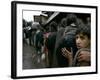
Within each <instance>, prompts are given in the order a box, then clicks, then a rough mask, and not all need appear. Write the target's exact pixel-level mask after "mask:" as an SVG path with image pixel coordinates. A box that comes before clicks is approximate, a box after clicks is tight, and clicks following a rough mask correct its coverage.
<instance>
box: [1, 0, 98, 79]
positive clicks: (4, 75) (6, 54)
mask: <svg viewBox="0 0 100 80" xmlns="http://www.w3.org/2000/svg"><path fill="white" fill-rule="evenodd" d="M11 1H12V0H1V1H0V36H1V37H0V80H12V79H11V78H10V73H11V4H10V3H11ZM16 1H17V0H16ZM19 1H20V0H19ZM22 1H26V0H22ZM30 1H34V2H48V3H62V4H79V5H80V4H82V5H97V6H98V10H99V11H98V14H100V0H30ZM98 21H100V15H99V16H98ZM98 26H100V24H98ZM99 30H100V29H99V27H98V32H99V33H98V34H100V31H99ZM98 41H100V37H98ZM98 44H100V43H99V42H98ZM98 47H100V45H98ZM99 52H100V50H99ZM99 52H98V56H100V54H99ZM98 61H100V58H99V60H98ZM98 67H100V63H99V65H98ZM98 70H99V71H100V69H98ZM99 76H100V72H99V73H98V74H91V75H77V76H76V75H75V76H62V77H61V76H60V77H47V78H35V79H26V80H41V79H42V80H57V79H58V80H83V79H84V80H99V79H100V77H99ZM20 80H21V79H20ZM23 80H24V79H23Z"/></svg>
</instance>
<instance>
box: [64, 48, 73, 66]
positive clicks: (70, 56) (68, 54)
mask: <svg viewBox="0 0 100 80" xmlns="http://www.w3.org/2000/svg"><path fill="white" fill-rule="evenodd" d="M62 55H63V56H64V57H65V58H66V59H68V64H69V66H72V62H73V56H72V49H71V52H70V51H68V50H67V49H66V48H62Z"/></svg>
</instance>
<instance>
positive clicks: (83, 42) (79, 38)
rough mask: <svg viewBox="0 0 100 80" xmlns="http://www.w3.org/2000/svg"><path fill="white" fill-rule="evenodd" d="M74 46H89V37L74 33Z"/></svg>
mask: <svg viewBox="0 0 100 80" xmlns="http://www.w3.org/2000/svg"><path fill="white" fill-rule="evenodd" d="M76 46H77V48H78V49H80V48H89V47H90V39H89V38H88V37H87V36H86V35H83V34H77V35H76Z"/></svg>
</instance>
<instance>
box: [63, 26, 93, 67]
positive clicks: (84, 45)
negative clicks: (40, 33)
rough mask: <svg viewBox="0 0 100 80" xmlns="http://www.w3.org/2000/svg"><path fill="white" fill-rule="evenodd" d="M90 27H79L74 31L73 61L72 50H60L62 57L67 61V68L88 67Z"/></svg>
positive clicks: (89, 61)
mask: <svg viewBox="0 0 100 80" xmlns="http://www.w3.org/2000/svg"><path fill="white" fill-rule="evenodd" d="M90 32H91V31H90V26H81V27H79V28H78V29H77V31H76V46H77V48H78V51H77V52H76V54H75V56H74V59H73V57H72V56H73V55H72V54H73V53H72V48H71V52H70V51H68V50H67V49H66V48H62V55H63V56H64V57H66V58H67V59H68V64H69V66H90V65H91V64H90V63H91V54H90V53H91V52H90V46H91V35H90Z"/></svg>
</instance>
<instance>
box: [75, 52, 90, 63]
mask: <svg viewBox="0 0 100 80" xmlns="http://www.w3.org/2000/svg"><path fill="white" fill-rule="evenodd" d="M77 59H78V61H79V62H81V61H85V62H90V59H91V54H90V52H89V51H81V52H80V53H79V55H78V57H77Z"/></svg>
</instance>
